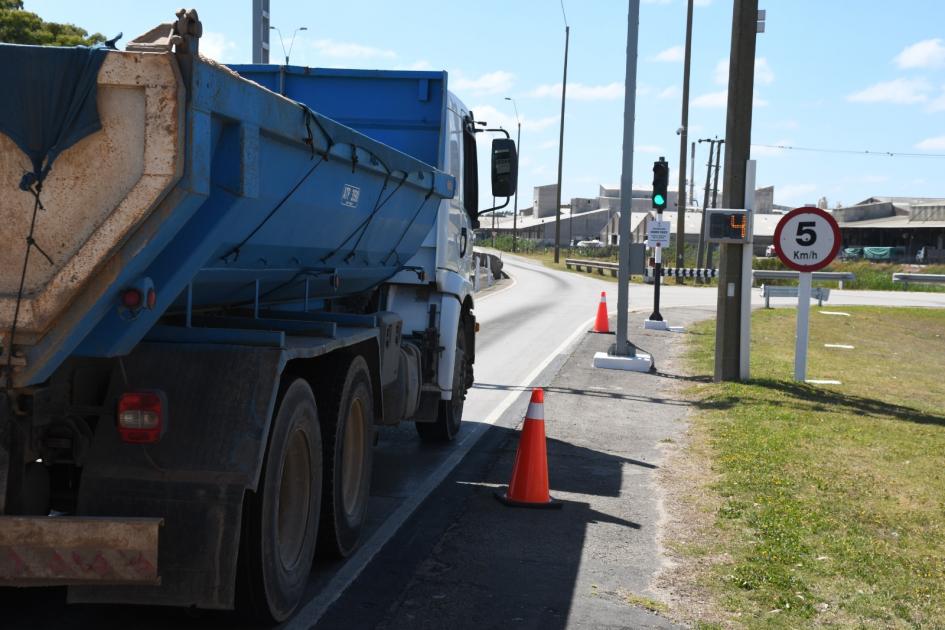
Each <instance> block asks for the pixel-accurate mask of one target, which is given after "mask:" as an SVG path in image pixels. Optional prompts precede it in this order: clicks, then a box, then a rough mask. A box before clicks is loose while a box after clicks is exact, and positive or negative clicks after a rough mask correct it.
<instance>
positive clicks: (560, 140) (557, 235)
mask: <svg viewBox="0 0 945 630" xmlns="http://www.w3.org/2000/svg"><path fill="white" fill-rule="evenodd" d="M561 12H562V13H564V5H563V4H562V5H561ZM570 35H571V27H570V26H568V20H567V16H565V20H564V77H563V78H562V79H561V126H560V131H559V132H558V189H557V190H556V191H555V263H557V262H558V261H559V260H560V255H561V160H562V159H564V101H565V96H566V95H567V92H568V40H569V39H570Z"/></svg>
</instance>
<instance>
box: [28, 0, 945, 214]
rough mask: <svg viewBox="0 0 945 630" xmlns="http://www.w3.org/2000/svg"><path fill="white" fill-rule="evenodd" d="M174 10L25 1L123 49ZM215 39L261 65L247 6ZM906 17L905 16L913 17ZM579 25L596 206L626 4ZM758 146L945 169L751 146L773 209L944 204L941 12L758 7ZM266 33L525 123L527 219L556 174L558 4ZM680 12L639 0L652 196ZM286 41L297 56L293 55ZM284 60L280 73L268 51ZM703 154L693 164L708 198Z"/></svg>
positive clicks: (718, 55)
mask: <svg viewBox="0 0 945 630" xmlns="http://www.w3.org/2000/svg"><path fill="white" fill-rule="evenodd" d="M181 4H184V3H181V2H180V1H179V0H173V1H165V0H139V1H136V2H125V3H115V2H75V1H74V0H26V8H27V9H28V10H31V11H35V12H37V13H39V14H40V15H42V16H43V17H44V18H45V19H48V20H55V21H67V22H72V23H75V24H78V25H79V26H82V27H83V28H86V29H88V30H92V31H100V32H102V33H104V34H106V35H108V36H111V35H113V34H116V33H118V32H119V31H123V32H124V33H125V39H124V41H125V42H127V41H128V39H130V38H131V37H134V36H135V35H137V34H139V33H143V32H145V31H147V30H148V29H150V28H151V27H152V26H154V25H155V24H158V23H160V22H163V21H169V20H170V18H172V16H173V13H174V10H175V9H176V8H178V6H179V5H181ZM191 4H192V5H193V6H195V7H196V8H197V9H198V11H199V13H200V17H201V20H202V21H203V24H204V39H203V40H202V43H201V47H202V48H201V49H202V51H204V52H205V53H208V54H211V55H212V56H214V57H216V58H217V59H219V60H220V61H223V62H234V63H235V62H248V61H250V59H251V42H250V32H251V28H250V25H251V22H250V17H251V14H250V11H251V2H250V0H238V1H234V0H231V1H224V0H203V1H200V0H193V1H192V2H191ZM906 6H907V7H908V8H907V9H906ZM564 7H565V9H566V12H567V19H568V23H569V24H570V26H571V43H570V58H569V67H568V100H567V113H566V116H565V139H564V146H565V159H564V186H563V189H564V194H563V197H564V198H565V199H568V198H570V197H576V196H595V195H596V194H597V186H598V184H599V183H605V184H616V183H617V182H619V180H620V164H621V134H622V129H623V78H624V70H625V62H626V56H625V54H626V27H627V2H625V1H622V0H606V1H605V0H584V1H581V2H579V1H576V0H564ZM761 8H763V9H766V10H767V32H765V33H763V34H759V35H758V43H757V64H756V82H755V99H756V107H755V110H754V119H753V125H752V127H753V128H752V141H753V143H756V144H758V145H788V146H796V147H812V148H822V149H850V150H870V151H891V152H905V153H925V154H938V155H941V156H942V157H889V156H875V155H851V154H841V153H815V152H804V151H792V150H782V149H772V148H766V147H761V146H755V147H753V149H752V157H754V158H756V159H758V184H759V185H760V186H761V185H771V184H773V185H774V186H775V201H776V202H777V203H783V204H788V205H799V204H802V203H805V202H813V201H816V200H817V199H818V198H819V197H821V196H826V197H827V199H828V200H829V202H830V205H831V206H833V205H835V203H836V202H838V201H839V202H842V203H844V204H851V203H855V202H857V201H859V200H861V199H863V198H866V197H868V196H871V195H897V196H939V197H945V178H943V177H942V174H943V173H945V29H943V26H942V25H943V24H945V2H942V1H941V0H913V1H912V2H909V3H908V5H903V4H902V3H898V2H888V1H887V0H858V1H857V2H849V1H841V0H832V1H830V0H761ZM271 9H272V24H274V25H276V26H278V27H279V28H280V29H282V32H283V34H285V35H286V37H289V36H290V34H291V32H292V31H293V30H294V29H295V28H296V27H297V26H306V27H307V28H308V30H307V31H305V32H301V33H299V34H298V37H297V38H296V40H295V44H294V48H293V50H292V63H293V64H299V65H311V66H334V67H360V68H406V69H436V70H440V69H444V70H447V71H449V73H450V84H451V88H452V90H453V91H454V92H455V93H456V94H457V95H458V96H459V97H460V98H461V99H462V100H463V101H465V102H466V104H467V105H469V106H470V107H472V108H473V111H474V112H475V113H476V115H477V117H478V118H480V119H485V120H487V121H488V122H490V123H492V124H498V125H503V126H505V127H506V128H508V129H510V130H511V131H513V134H514V124H515V122H514V121H515V116H514V112H513V109H512V104H511V103H510V102H508V101H506V100H504V98H505V97H506V96H509V97H513V98H515V99H516V102H517V104H518V110H519V114H520V116H521V118H522V123H523V126H522V151H521V159H522V166H521V174H520V191H521V193H522V199H521V202H520V204H519V205H520V207H527V206H529V205H531V200H532V187H533V186H535V185H539V184H545V183H553V182H554V181H555V177H556V169H557V142H558V116H559V108H560V98H561V94H560V82H561V71H562V59H563V54H564V19H563V17H562V11H561V7H560V5H559V3H558V1H557V0H501V1H499V0H480V1H479V2H475V3H468V2H457V1H455V0H454V1H450V0H445V1H444V0H440V1H439V2H432V1H428V0H407V1H405V2H391V1H390V0H387V1H380V0H349V1H348V2H325V1H312V0H310V1H307V2H306V1H302V0H271ZM685 17H686V6H685V2H684V0H643V3H642V9H641V18H640V46H639V63H638V92H637V111H636V113H637V117H636V125H635V129H636V147H637V149H636V152H635V156H634V178H633V181H634V185H635V186H637V185H642V186H648V185H649V183H650V180H651V178H652V174H651V168H652V162H653V160H655V159H657V158H658V157H659V156H660V155H665V156H666V159H667V160H669V162H670V165H671V174H670V182H671V184H672V185H673V186H675V182H676V181H677V177H678V172H677V171H676V169H677V168H678V153H679V139H678V136H676V134H675V131H676V129H677V128H678V127H679V122H680V106H681V90H680V88H681V83H682V46H683V44H684V37H685ZM731 19H732V3H731V0H697V2H696V9H695V17H694V27H693V67H692V83H691V101H690V139H693V138H694V137H695V138H704V137H712V136H716V135H717V136H719V137H724V134H725V98H726V96H725V94H726V93H725V90H726V83H725V81H726V79H725V75H726V69H725V66H726V64H727V60H728V49H729V44H730V29H731ZM288 43H289V42H288V41H287V42H286V45H288ZM272 50H273V60H274V61H275V60H277V59H280V58H281V50H282V49H281V47H280V44H279V41H278V38H277V37H275V34H274V37H273V44H272ZM706 153H707V145H705V144H703V145H701V146H700V147H698V148H697V154H696V164H695V166H696V190H697V197H698V198H699V199H700V200H701V194H699V193H698V191H699V190H700V189H701V188H702V186H703V185H704V178H705V164H706V157H707V156H706Z"/></svg>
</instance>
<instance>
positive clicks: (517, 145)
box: [492, 96, 522, 253]
mask: <svg viewBox="0 0 945 630" xmlns="http://www.w3.org/2000/svg"><path fill="white" fill-rule="evenodd" d="M505 100H507V101H512V107H514V108H515V123H516V124H517V125H518V133H517V134H516V137H515V149H516V151H518V157H519V160H521V159H522V119H521V118H519V117H518V105H517V104H516V103H515V99H514V98H511V97H509V96H506V97H505ZM492 205H495V204H492ZM517 239H518V169H517V168H516V169H515V205H514V207H513V209H512V252H513V253H515V243H516V240H517Z"/></svg>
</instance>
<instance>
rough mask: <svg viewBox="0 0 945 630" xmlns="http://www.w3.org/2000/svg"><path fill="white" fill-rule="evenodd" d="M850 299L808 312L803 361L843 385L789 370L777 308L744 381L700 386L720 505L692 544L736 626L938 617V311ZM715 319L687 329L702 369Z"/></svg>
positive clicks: (759, 332)
mask: <svg viewBox="0 0 945 630" xmlns="http://www.w3.org/2000/svg"><path fill="white" fill-rule="evenodd" d="M844 310H845V312H849V313H850V314H851V316H850V317H835V316H822V315H819V314H817V313H816V312H814V313H813V314H812V322H811V339H810V358H809V366H810V374H809V377H810V378H820V379H829V378H834V379H839V380H841V381H843V384H842V385H841V386H831V387H812V386H809V385H805V384H801V383H796V382H793V381H792V380H790V377H791V374H792V372H793V370H792V361H793V356H792V355H793V351H792V349H793V336H794V317H795V311H794V310H789V309H779V310H762V311H756V312H755V313H754V315H753V318H752V327H753V328H752V339H753V343H752V375H753V379H752V380H751V381H750V382H748V383H721V384H703V385H697V386H695V387H694V390H693V397H694V405H695V407H696V408H697V409H698V410H699V411H698V412H697V413H696V414H694V418H693V423H694V434H696V435H701V436H704V442H703V443H702V444H701V445H698V444H697V445H695V447H696V448H701V447H705V448H707V449H708V452H709V455H710V459H711V461H712V471H711V476H712V478H713V481H712V482H711V485H710V486H709V488H707V490H708V491H710V492H714V493H716V496H719V497H720V498H721V502H720V507H719V509H718V512H717V514H715V515H714V516H712V517H710V518H709V521H710V524H709V528H710V529H712V530H714V531H712V532H711V534H710V535H709V536H707V537H705V539H706V540H708V541H709V542H708V544H705V545H699V546H693V547H692V548H690V549H689V550H688V551H687V552H686V553H687V554H688V555H690V556H691V557H693V559H694V560H695V564H696V565H697V566H709V567H710V568H708V569H705V570H704V571H703V574H702V575H701V577H699V578H698V579H700V580H702V581H703V582H704V583H705V584H707V585H708V587H709V589H710V591H711V592H712V593H713V595H714V598H715V599H716V601H717V603H718V604H719V606H720V607H721V608H722V609H724V610H725V611H726V612H727V613H729V615H730V616H727V618H728V620H730V621H731V622H732V624H734V625H744V626H747V627H763V628H769V627H770V628H796V627H810V626H821V627H824V626H840V627H882V628H889V627H903V628H905V627H943V626H945V467H943V465H942V464H943V453H945V410H943V408H945V379H943V376H942V375H943V374H945V312H943V311H936V310H922V309H884V308H867V307H861V308H848V309H844ZM815 311H816V309H815ZM714 326H715V324H714V322H706V323H703V324H701V325H699V326H696V327H695V328H694V329H693V330H692V333H693V339H694V340H695V341H694V343H693V345H692V347H691V355H690V359H691V361H692V366H693V371H694V372H695V373H696V374H701V375H706V374H711V371H712V356H713V352H714ZM826 343H832V344H848V345H853V346H855V348H854V349H853V350H842V349H831V348H825V347H824V344H826Z"/></svg>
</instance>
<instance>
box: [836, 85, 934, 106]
mask: <svg viewBox="0 0 945 630" xmlns="http://www.w3.org/2000/svg"><path fill="white" fill-rule="evenodd" d="M931 89H932V86H931V85H929V82H928V81H926V80H925V79H893V80H892V81H882V82H880V83H874V84H873V85H871V86H869V87H868V88H865V89H863V90H860V91H859V92H854V93H853V94H850V95H849V96H847V100H848V101H853V102H854V103H895V104H898V105H909V104H912V103H923V102H925V101H927V100H928V93H929V91H930V90H931Z"/></svg>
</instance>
